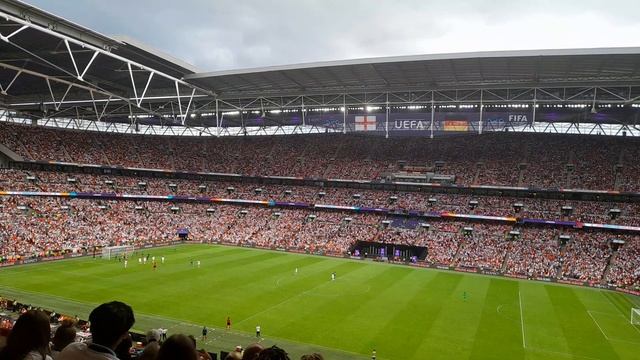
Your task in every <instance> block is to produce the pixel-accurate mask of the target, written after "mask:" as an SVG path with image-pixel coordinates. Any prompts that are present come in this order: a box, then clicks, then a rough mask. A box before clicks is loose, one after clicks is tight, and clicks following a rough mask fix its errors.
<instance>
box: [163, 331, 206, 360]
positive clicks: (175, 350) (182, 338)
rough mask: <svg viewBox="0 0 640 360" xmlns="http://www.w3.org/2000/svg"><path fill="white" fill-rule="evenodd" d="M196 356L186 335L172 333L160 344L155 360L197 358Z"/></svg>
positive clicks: (196, 359)
mask: <svg viewBox="0 0 640 360" xmlns="http://www.w3.org/2000/svg"><path fill="white" fill-rule="evenodd" d="M198 358H199V356H198V352H197V351H196V347H195V346H194V345H193V341H192V340H191V339H190V338H189V337H188V336H186V335H183V334H174V335H171V336H169V338H168V339H167V341H165V342H164V343H163V344H162V346H160V350H159V351H158V356H157V357H156V360H174V359H183V360H198Z"/></svg>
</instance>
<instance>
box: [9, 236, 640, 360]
mask: <svg viewBox="0 0 640 360" xmlns="http://www.w3.org/2000/svg"><path fill="white" fill-rule="evenodd" d="M143 252H145V254H146V253H150V254H151V256H156V258H157V259H160V257H161V256H164V257H165V263H164V264H161V263H160V261H158V263H159V264H158V268H157V270H155V271H154V270H153V269H152V267H151V265H150V262H149V263H147V264H146V265H140V264H138V260H137V257H136V256H134V257H133V258H132V259H131V260H130V261H129V264H128V268H127V269H125V268H124V266H123V263H121V262H117V261H115V260H102V259H92V258H78V259H71V260H63V261H58V262H50V263H41V264H33V265H25V266H18V267H12V268H5V269H1V270H0V296H5V297H9V298H15V299H16V300H18V301H21V302H26V303H30V304H33V305H36V306H43V307H46V308H50V309H55V310H57V311H58V312H63V313H67V314H70V315H76V314H77V315H79V316H80V317H82V318H87V317H88V314H89V312H90V310H91V309H92V308H93V307H95V306H96V305H97V304H99V303H102V302H106V301H111V300H121V301H124V302H126V303H128V304H130V305H131V306H132V307H133V309H134V312H135V314H136V320H137V321H136V324H135V325H134V329H135V330H139V331H145V330H148V329H150V328H153V327H167V328H168V329H169V333H170V334H171V333H175V332H182V333H189V334H193V335H195V336H197V337H198V339H199V341H200V343H199V347H201V346H202V347H205V348H207V349H209V350H210V351H218V350H221V349H222V350H229V349H233V347H234V346H235V345H242V346H246V345H248V344H250V343H252V342H255V341H256V340H257V339H256V336H255V327H256V325H260V326H261V328H262V334H261V336H262V337H263V339H260V341H261V342H263V343H264V344H266V345H271V344H278V345H279V346H281V347H283V348H284V349H286V350H287V351H288V352H289V353H290V354H291V355H292V358H299V356H300V355H301V354H303V353H306V352H312V351H317V352H320V353H323V354H324V355H325V357H326V358H329V359H366V358H370V356H371V352H372V350H373V349H376V351H377V354H378V359H390V360H391V359H447V360H450V359H545V360H546V359H559V360H560V359H602V360H605V359H607V360H608V359H640V328H639V327H637V326H633V325H631V323H630V316H631V308H632V307H640V299H638V298H635V297H632V296H627V295H623V294H618V293H613V292H610V291H604V290H596V289H588V288H581V287H574V286H564V285H556V284H546V283H540V282H531V281H519V280H512V279H506V278H500V277H491V276H481V275H475V274H462V273H455V272H449V271H438V270H428V269H418V268H411V267H406V266H400V265H390V264H382V263H373V262H366V261H356V260H347V259H333V258H328V257H319V256H308V255H298V254H289V253H282V252H274V251H263V250H254V249H244V248H237V247H224V246H212V245H181V246H177V247H167V248H156V249H153V250H148V251H147V250H145V251H143ZM192 260H193V261H194V265H192V264H191V262H192ZM197 261H200V267H199V268H198V267H197V266H195V264H197ZM296 268H297V269H298V272H297V273H296V271H295V269H296ZM332 272H335V273H336V275H337V277H336V280H335V281H332V280H331V273H332ZM227 316H230V317H231V320H232V329H231V330H226V329H225V321H226V318H227ZM204 325H206V326H207V327H208V328H209V329H210V332H209V336H208V339H207V340H206V341H202V340H201V339H200V336H199V335H200V333H201V329H202V327H203V326H204Z"/></svg>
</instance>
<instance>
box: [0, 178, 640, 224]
mask: <svg viewBox="0 0 640 360" xmlns="http://www.w3.org/2000/svg"><path fill="white" fill-rule="evenodd" d="M0 190H12V191H45V192H70V191H80V192H104V193H118V194H140V195H156V196H166V195H185V196H186V195H188V196H207V197H214V198H230V199H245V200H262V201H269V200H275V201H290V202H305V203H309V204H333V205H346V206H356V207H371V208H382V207H383V208H389V209H407V210H417V211H449V212H455V213H465V214H481V215H492V216H513V217H521V218H539V219H554V220H560V219H561V220H567V221H581V222H588V223H609V224H618V225H630V226H640V217H638V216H637V215H636V214H639V213H640V203H623V202H619V203H615V202H605V201H578V200H554V199H540V198H517V197H508V196H473V195H462V194H439V193H438V194H435V193H423V192H397V191H373V190H358V189H344V188H319V187H305V186H283V185H269V184H263V185H260V184H250V183H235V182H215V181H201V180H184V179H162V178H145V177H132V176H108V175H101V176H100V175H93V174H79V173H62V172H49V171H33V170H32V171H24V170H12V169H0ZM612 210H613V211H614V212H612Z"/></svg>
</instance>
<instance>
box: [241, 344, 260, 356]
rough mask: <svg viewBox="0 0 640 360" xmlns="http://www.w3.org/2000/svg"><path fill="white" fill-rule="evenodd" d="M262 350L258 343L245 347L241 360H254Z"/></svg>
mask: <svg viewBox="0 0 640 360" xmlns="http://www.w3.org/2000/svg"><path fill="white" fill-rule="evenodd" d="M262 349H264V347H263V346H262V345H260V344H258V343H256V344H251V345H249V346H247V348H246V349H244V352H243V353H242V360H255V359H256V358H257V357H258V354H259V353H260V351H262Z"/></svg>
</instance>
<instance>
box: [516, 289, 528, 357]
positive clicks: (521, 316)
mask: <svg viewBox="0 0 640 360" xmlns="http://www.w3.org/2000/svg"><path fill="white" fill-rule="evenodd" d="M518 302H519V303H520V325H521V327H522V348H524V349H526V348H527V342H526V340H525V339H524V316H523V314H522V295H520V290H518Z"/></svg>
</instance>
